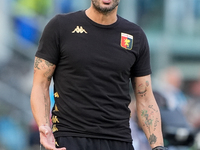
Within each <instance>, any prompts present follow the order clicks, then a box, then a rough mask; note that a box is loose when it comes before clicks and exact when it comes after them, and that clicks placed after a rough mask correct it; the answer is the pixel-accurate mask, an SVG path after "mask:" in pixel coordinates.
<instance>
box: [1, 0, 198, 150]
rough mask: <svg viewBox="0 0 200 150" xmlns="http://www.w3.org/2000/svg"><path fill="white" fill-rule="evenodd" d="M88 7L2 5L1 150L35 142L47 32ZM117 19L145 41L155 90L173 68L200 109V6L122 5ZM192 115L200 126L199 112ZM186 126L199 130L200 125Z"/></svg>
mask: <svg viewBox="0 0 200 150" xmlns="http://www.w3.org/2000/svg"><path fill="white" fill-rule="evenodd" d="M89 6H90V0H0V19H1V23H0V150H27V149H30V148H31V146H32V145H34V140H35V138H34V137H35V136H36V138H37V134H36V135H33V134H34V133H33V132H34V131H37V128H36V127H35V124H34V122H33V116H32V114H31V109H30V103H29V99H30V91H31V86H32V77H33V61H34V54H35V52H36V50H37V45H38V41H39V38H40V36H41V33H42V31H43V29H44V26H45V25H46V23H47V22H48V21H49V20H50V18H52V17H53V16H54V15H56V14H58V13H68V12H73V11H76V10H80V9H86V8H87V7H89ZM118 13H119V15H121V16H122V17H124V18H127V19H128V20H130V21H133V22H135V23H136V24H138V25H140V26H141V27H142V28H143V30H144V31H145V33H146V35H147V38H148V40H149V45H150V49H151V64H152V70H153V74H152V78H153V85H154V87H153V88H155V89H156V88H161V86H159V85H161V84H163V83H162V82H161V81H162V80H161V81H158V79H157V77H158V76H157V74H159V73H160V72H161V71H163V70H166V69H165V68H168V67H171V66H173V67H175V68H176V69H178V70H179V71H180V72H181V79H182V80H181V81H180V82H181V86H179V90H181V91H182V92H183V94H184V95H185V97H186V99H187V101H190V99H192V97H195V104H196V102H197V103H200V94H199V93H200V84H199V81H200V0H121V4H120V6H119V11H118ZM191 89H194V90H193V91H192V90H191ZM195 90H196V91H195ZM195 92H196V93H195ZM194 106H195V105H194ZM199 108H200V107H199ZM188 109H190V108H188ZM188 109H187V110H188ZM184 112H186V111H185V110H184ZM188 114H189V115H188ZM190 115H191V114H190V111H187V115H186V116H187V118H190V117H191V116H190ZM192 115H193V116H194V115H196V116H197V117H196V118H195V119H196V120H200V115H198V111H196V112H194V114H192ZM188 122H189V124H191V126H192V128H195V129H196V130H198V129H199V127H200V122H199V124H198V123H196V124H194V123H193V122H192V121H188ZM198 131H199V130H198ZM194 147H195V146H194V145H190V146H189V145H187V148H188V149H198V144H197V146H196V148H194ZM136 150H137V149H136Z"/></svg>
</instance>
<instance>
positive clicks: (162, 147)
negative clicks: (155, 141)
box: [152, 146, 167, 150]
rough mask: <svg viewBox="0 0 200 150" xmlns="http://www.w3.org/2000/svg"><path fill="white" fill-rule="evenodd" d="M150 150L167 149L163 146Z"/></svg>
mask: <svg viewBox="0 0 200 150" xmlns="http://www.w3.org/2000/svg"><path fill="white" fill-rule="evenodd" d="M152 150H167V148H166V147H164V146H156V147H154V148H153V149H152Z"/></svg>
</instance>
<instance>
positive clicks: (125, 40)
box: [121, 33, 133, 50]
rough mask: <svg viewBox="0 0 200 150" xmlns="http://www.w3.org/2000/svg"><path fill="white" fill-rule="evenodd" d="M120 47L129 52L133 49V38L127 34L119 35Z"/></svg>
mask: <svg viewBox="0 0 200 150" xmlns="http://www.w3.org/2000/svg"><path fill="white" fill-rule="evenodd" d="M121 47H123V48H125V49H128V50H131V49H132V48H133V36H132V35H130V34H127V33H121Z"/></svg>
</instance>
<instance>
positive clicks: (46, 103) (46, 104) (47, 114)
mask: <svg viewBox="0 0 200 150" xmlns="http://www.w3.org/2000/svg"><path fill="white" fill-rule="evenodd" d="M44 105H45V114H44V118H45V119H46V124H48V123H49V119H48V118H49V117H48V116H49V105H48V100H47V98H46V96H45V94H44Z"/></svg>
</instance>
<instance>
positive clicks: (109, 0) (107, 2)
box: [103, 0, 112, 4]
mask: <svg viewBox="0 0 200 150" xmlns="http://www.w3.org/2000/svg"><path fill="white" fill-rule="evenodd" d="M111 1H112V0H103V3H104V4H110V3H111Z"/></svg>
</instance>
